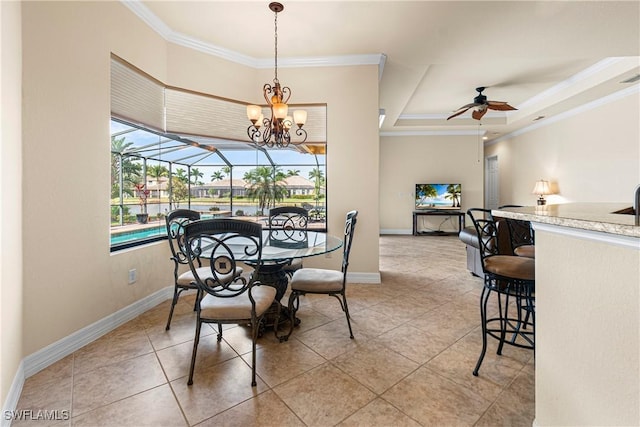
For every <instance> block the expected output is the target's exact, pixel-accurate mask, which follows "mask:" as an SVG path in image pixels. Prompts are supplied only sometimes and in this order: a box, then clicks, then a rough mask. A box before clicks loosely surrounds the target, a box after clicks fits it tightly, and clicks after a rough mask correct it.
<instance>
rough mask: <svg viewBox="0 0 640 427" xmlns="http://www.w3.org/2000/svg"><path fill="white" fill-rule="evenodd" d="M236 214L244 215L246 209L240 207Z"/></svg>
mask: <svg viewBox="0 0 640 427" xmlns="http://www.w3.org/2000/svg"><path fill="white" fill-rule="evenodd" d="M236 216H244V211H243V210H242V209H238V210H237V211H236Z"/></svg>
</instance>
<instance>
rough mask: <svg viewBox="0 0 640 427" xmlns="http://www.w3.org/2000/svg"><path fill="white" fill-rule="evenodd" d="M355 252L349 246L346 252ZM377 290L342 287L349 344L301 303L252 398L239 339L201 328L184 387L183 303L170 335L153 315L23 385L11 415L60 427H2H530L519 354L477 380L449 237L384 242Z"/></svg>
mask: <svg viewBox="0 0 640 427" xmlns="http://www.w3.org/2000/svg"><path fill="white" fill-rule="evenodd" d="M354 250H357V246H354ZM380 252H381V258H380V270H381V275H382V284H381V285H371V284H369V285H364V284H360V285H359V284H352V285H349V287H348V298H349V306H350V310H351V314H352V325H353V330H354V335H355V339H354V340H350V339H349V334H348V329H347V325H346V321H345V319H344V315H343V313H342V312H341V311H340V307H339V304H338V301H336V300H335V299H334V298H330V297H325V296H314V297H305V298H304V301H303V303H302V308H301V310H300V312H299V317H300V318H301V320H302V324H301V325H300V327H299V328H297V329H296V330H295V331H294V333H293V335H292V336H291V338H290V339H289V341H288V342H285V343H279V342H277V341H276V340H275V339H274V337H273V335H272V334H271V333H269V334H267V335H265V336H264V337H262V338H261V339H260V340H259V343H258V345H259V347H258V354H257V360H258V363H257V373H258V376H259V378H258V385H257V387H251V385H250V383H251V369H250V366H249V363H250V361H251V341H250V339H249V338H248V334H247V328H246V327H242V326H230V327H229V328H227V329H226V330H225V332H224V334H223V337H224V339H223V340H222V342H220V343H218V342H216V338H215V334H214V330H213V329H212V328H210V327H208V326H207V327H204V328H203V332H202V338H201V340H200V347H199V351H198V360H197V363H196V373H195V376H194V384H193V386H191V387H189V386H187V379H186V375H187V374H188V369H189V362H190V355H191V349H192V343H193V334H194V331H195V326H194V325H195V321H194V320H195V315H194V312H193V311H192V309H193V298H194V297H193V295H188V296H186V298H181V301H180V302H179V304H178V306H177V309H176V313H175V316H174V319H173V323H172V327H171V330H170V331H168V332H167V331H165V330H164V326H165V322H166V316H167V315H168V312H169V302H168V301H167V302H164V303H162V304H160V305H158V306H157V307H155V308H153V309H151V310H149V311H148V312H147V313H144V314H143V315H141V316H139V317H138V318H136V319H134V320H132V321H130V322H128V323H126V324H125V325H122V326H121V327H119V328H117V329H116V330H114V331H112V332H111V333H109V334H107V335H105V336H103V337H102V338H100V339H98V340H96V341H95V342H93V343H91V344H89V345H87V346H85V347H83V348H82V349H80V350H78V351H76V352H75V353H74V354H72V355H69V356H67V357H65V358H64V359H62V360H60V361H59V362H57V363H55V364H54V365H52V366H50V367H48V368H46V369H45V370H43V371H41V372H39V373H37V374H35V375H33V376H32V377H30V378H28V379H27V380H26V381H25V385H24V389H23V392H22V395H21V398H20V401H19V403H18V408H17V409H19V410H20V409H27V410H29V409H30V410H33V411H37V410H38V409H43V410H49V411H51V410H59V411H63V410H64V411H68V412H67V413H69V414H70V419H69V420H66V421H57V422H54V423H47V422H45V421H29V422H26V421H14V422H13V424H12V425H13V426H23V425H28V424H32V425H37V426H45V425H56V426H67V425H68V426H147V425H148V426H196V425H197V426H201V427H205V426H258V425H264V426H276V425H277V426H334V425H340V426H374V425H375V426H419V425H423V426H434V425H442V426H451V425H482V426H485V425H491V426H493V425H505V426H506V425H508V426H514V425H523V426H525V425H526V426H531V424H532V422H533V419H534V408H535V405H534V362H533V353H532V352H531V351H527V350H522V349H518V348H512V347H509V346H507V348H506V349H505V350H504V352H503V355H502V356H497V355H496V354H495V349H496V344H495V340H491V341H490V347H489V352H488V353H487V356H486V358H485V360H484V363H483V365H482V368H481V370H480V376H479V377H474V376H473V375H472V374H471V371H472V370H473V367H474V365H475V362H476V359H477V357H478V353H479V351H480V347H481V336H480V328H479V309H478V300H479V295H480V292H481V287H482V282H481V280H480V279H479V278H476V277H473V276H471V275H470V274H469V273H468V272H467V270H466V268H465V265H466V264H465V250H464V245H463V244H462V243H461V242H460V241H459V240H458V238H457V237H455V236H448V237H445V236H442V237H441V236H420V237H413V236H382V237H381V238H380Z"/></svg>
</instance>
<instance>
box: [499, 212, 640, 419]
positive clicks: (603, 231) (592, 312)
mask: <svg viewBox="0 0 640 427" xmlns="http://www.w3.org/2000/svg"><path fill="white" fill-rule="evenodd" d="M630 206H631V204H630V203H628V204H612V203H569V204H563V205H543V206H530V207H522V208H507V209H499V210H494V211H493V214H494V215H495V216H501V217H506V218H512V219H520V220H526V221H531V224H532V226H533V228H534V230H535V247H536V258H535V259H536V290H535V296H536V307H535V311H536V350H535V371H536V418H535V422H534V425H538V426H551V425H640V227H639V226H635V225H634V222H635V218H634V216H633V215H628V214H615V213H612V212H616V211H620V210H622V209H625V208H629V207H630Z"/></svg>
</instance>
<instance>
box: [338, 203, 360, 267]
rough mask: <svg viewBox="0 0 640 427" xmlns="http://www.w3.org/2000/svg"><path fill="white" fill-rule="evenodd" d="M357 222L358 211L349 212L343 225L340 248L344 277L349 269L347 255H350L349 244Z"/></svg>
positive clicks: (351, 241)
mask: <svg viewBox="0 0 640 427" xmlns="http://www.w3.org/2000/svg"><path fill="white" fill-rule="evenodd" d="M357 221H358V211H355V210H354V211H350V212H348V213H347V218H346V220H345V223H344V242H343V246H342V273H344V275H345V276H346V274H347V268H348V267H349V254H350V253H351V244H352V243H353V235H354V232H355V229H356V222H357Z"/></svg>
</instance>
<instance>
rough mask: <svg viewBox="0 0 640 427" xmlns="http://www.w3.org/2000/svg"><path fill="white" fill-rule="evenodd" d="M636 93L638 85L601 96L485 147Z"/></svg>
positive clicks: (488, 143)
mask: <svg viewBox="0 0 640 427" xmlns="http://www.w3.org/2000/svg"><path fill="white" fill-rule="evenodd" d="M636 93H640V84H635V85H633V86H631V87H628V88H625V89H622V90H619V91H617V92H614V93H612V94H610V95H607V96H603V97H602V98H599V99H596V100H594V101H591V102H588V103H586V104H583V105H581V106H579V107H576V108H573V109H571V110H568V111H565V112H563V113H560V114H557V115H555V116H552V117H549V118H548V119H545V120H542V121H539V122H536V123H534V124H531V125H529V126H526V127H523V128H521V129H518V130H515V131H513V132H510V133H507V134H505V135H502V136H500V137H498V138H496V139H494V140H491V141H488V142H486V143H485V144H484V145H485V147H488V146H491V145H493V144H497V143H498V142H501V141H505V140H508V139H511V138H515V137H516V136H520V135H523V134H525V133H528V132H531V131H534V130H536V129H540V128H542V127H545V126H548V125H551V124H553V123H556V122H559V121H561V120H564V119H567V118H569V117H573V116H575V115H577V114H580V113H584V112H585V111H589V110H593V109H594V108H598V107H601V106H603V105H605V104H608V103H610V102H613V101H617V100H619V99H622V98H625V97H627V96H629V95H633V94H636Z"/></svg>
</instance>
